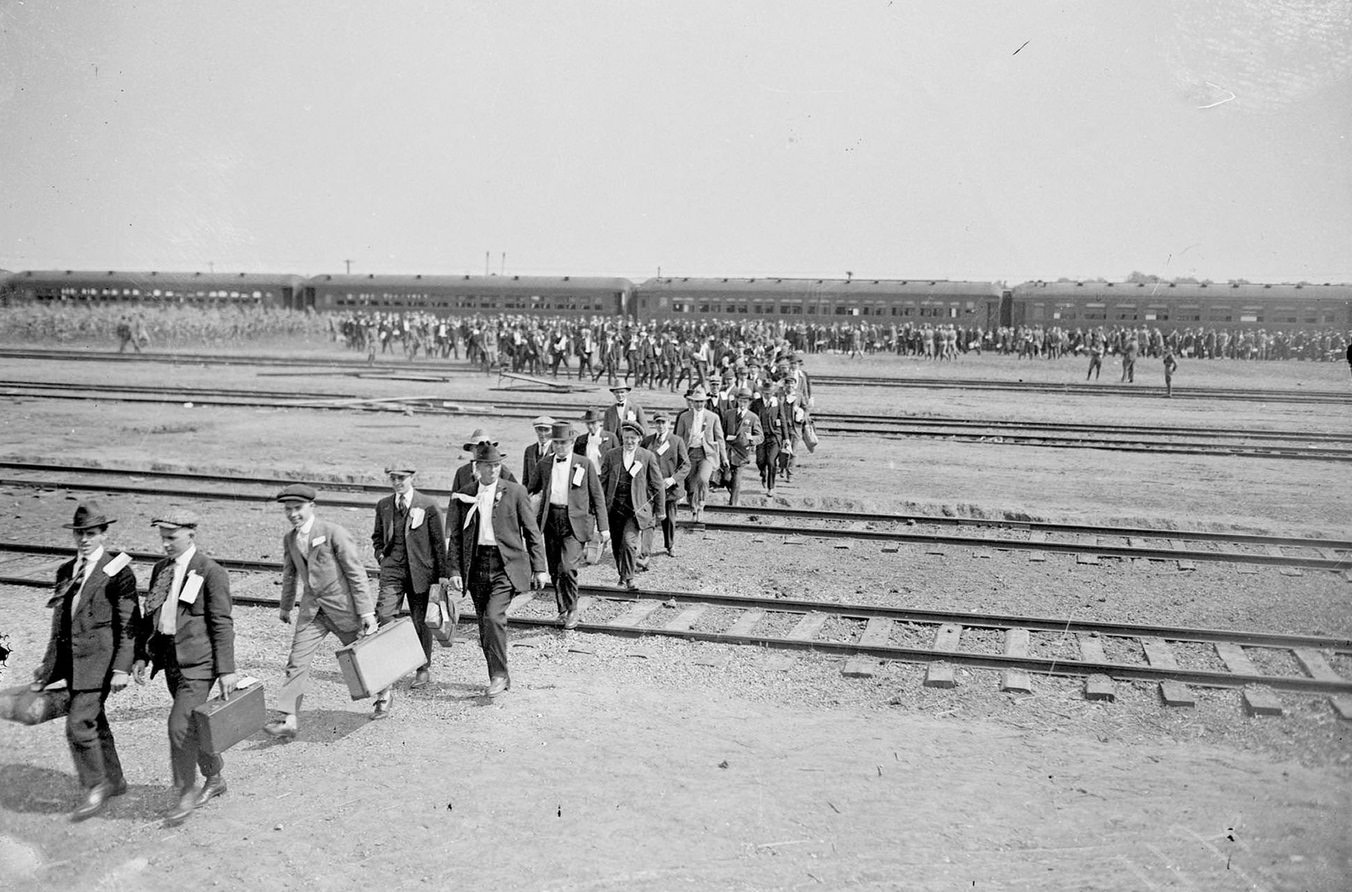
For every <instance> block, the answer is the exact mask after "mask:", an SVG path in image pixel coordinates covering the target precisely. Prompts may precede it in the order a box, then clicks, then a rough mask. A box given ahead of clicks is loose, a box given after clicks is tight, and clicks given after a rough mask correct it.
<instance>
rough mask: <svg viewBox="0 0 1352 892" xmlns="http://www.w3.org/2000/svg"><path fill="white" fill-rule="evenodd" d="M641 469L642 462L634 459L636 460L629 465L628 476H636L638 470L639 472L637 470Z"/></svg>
mask: <svg viewBox="0 0 1352 892" xmlns="http://www.w3.org/2000/svg"><path fill="white" fill-rule="evenodd" d="M642 470H643V462H637V461H636V462H634V463H633V464H632V465H630V466H629V476H630V477H637V476H638V472H639V471H642Z"/></svg>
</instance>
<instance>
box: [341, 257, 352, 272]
mask: <svg viewBox="0 0 1352 892" xmlns="http://www.w3.org/2000/svg"><path fill="white" fill-rule="evenodd" d="M343 263H346V264H347V274H348V275H349V276H350V275H352V261H351V260H344V261H343Z"/></svg>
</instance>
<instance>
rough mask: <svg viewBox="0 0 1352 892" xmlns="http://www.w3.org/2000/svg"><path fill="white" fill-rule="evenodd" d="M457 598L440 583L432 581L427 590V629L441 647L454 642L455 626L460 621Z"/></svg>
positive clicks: (448, 645)
mask: <svg viewBox="0 0 1352 892" xmlns="http://www.w3.org/2000/svg"><path fill="white" fill-rule="evenodd" d="M458 600H459V598H458V597H457V596H456V595H455V594H453V593H452V592H451V591H450V590H449V588H448V587H447V586H444V585H442V584H440V583H434V584H433V585H432V587H431V588H430V589H428V591H427V630H428V631H429V632H431V633H432V637H433V638H434V639H435V640H436V642H437V644H440V645H441V646H442V647H450V646H451V645H452V644H454V643H455V627H456V624H457V623H459V622H460V608H459V605H458V604H457V603H456V602H457V601H458Z"/></svg>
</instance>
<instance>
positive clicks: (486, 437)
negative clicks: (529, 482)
mask: <svg viewBox="0 0 1352 892" xmlns="http://www.w3.org/2000/svg"><path fill="white" fill-rule="evenodd" d="M481 443H489V444H492V445H494V446H496V445H498V441H497V440H495V439H493V435H492V434H490V433H489V432H488V431H486V430H484V429H483V428H481V427H478V428H475V429H474V433H472V434H470V435H469V442H467V443H466V444H465V447H464V448H465V452H467V453H469V461H467V462H465V463H464V464H463V465H461V466H460V467H458V468H456V469H455V477H453V478H452V479H451V492H455V491H456V490H457V489H461V488H462V487H464V485H465V484H466V483H470V482H471V481H474V480H477V479H479V478H478V476H477V475H476V474H475V473H474V447H475V446H478V445H480V444H481ZM502 479H503V480H510V481H512V482H513V483H517V482H518V481H517V479H516V475H515V474H513V473H512V469H511V468H509V467H507V466H506V465H503V466H502ZM450 514H451V503H450V501H449V500H448V501H447V502H446V516H448V517H449V516H450ZM447 535H448V536H449V535H450V531H449V530H448V531H447Z"/></svg>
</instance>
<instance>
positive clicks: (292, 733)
mask: <svg viewBox="0 0 1352 892" xmlns="http://www.w3.org/2000/svg"><path fill="white" fill-rule="evenodd" d="M288 718H290V717H288ZM263 731H264V732H266V733H267V735H268V736H269V737H272V738H274V739H276V740H282V741H292V740H295V739H296V735H297V734H298V733H300V729H299V728H297V727H296V722H295V720H294V719H292V720H291V721H287V719H273V720H272V721H270V722H268V723H267V724H266V725H264V726H263Z"/></svg>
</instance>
